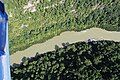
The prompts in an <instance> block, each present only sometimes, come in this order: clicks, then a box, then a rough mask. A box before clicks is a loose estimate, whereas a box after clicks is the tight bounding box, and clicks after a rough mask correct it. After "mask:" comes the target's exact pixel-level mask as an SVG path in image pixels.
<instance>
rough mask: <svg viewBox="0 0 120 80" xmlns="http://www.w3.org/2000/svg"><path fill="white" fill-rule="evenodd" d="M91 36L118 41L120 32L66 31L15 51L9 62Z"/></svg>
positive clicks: (18, 60)
mask: <svg viewBox="0 0 120 80" xmlns="http://www.w3.org/2000/svg"><path fill="white" fill-rule="evenodd" d="M91 38H92V39H94V40H113V41H120V32H115V31H106V30H103V29H100V28H91V29H87V30H84V31H80V32H75V31H66V32H63V33H61V34H60V35H59V36H55V37H53V38H52V39H49V40H47V41H46V42H44V43H38V44H35V45H32V46H31V47H29V48H27V49H25V50H23V51H17V52H16V53H14V54H12V55H11V56H10V62H11V64H13V63H20V62H21V59H22V58H23V57H24V56H25V57H34V56H35V54H36V52H39V54H43V53H45V52H48V51H53V50H54V48H55V45H58V46H60V47H62V45H61V44H62V43H66V42H69V43H70V44H71V43H75V42H79V41H87V40H88V39H91Z"/></svg>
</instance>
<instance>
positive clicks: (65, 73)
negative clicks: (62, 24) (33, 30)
mask: <svg viewBox="0 0 120 80" xmlns="http://www.w3.org/2000/svg"><path fill="white" fill-rule="evenodd" d="M55 49H56V50H55V51H51V52H47V53H45V54H41V55H40V54H38V53H37V54H36V56H35V57H31V58H25V57H24V58H23V59H22V61H23V62H22V63H21V64H14V65H12V66H11V76H12V80H17V79H19V80H120V42H114V41H92V42H77V43H74V44H68V43H67V44H64V45H63V48H59V47H58V46H55Z"/></svg>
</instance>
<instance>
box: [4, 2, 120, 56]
mask: <svg viewBox="0 0 120 80" xmlns="http://www.w3.org/2000/svg"><path fill="white" fill-rule="evenodd" d="M28 1H29V0H5V5H6V9H7V11H8V14H9V38H10V41H9V43H10V53H11V54H12V53H14V52H16V51H18V50H23V49H26V48H27V47H29V46H31V45H33V44H36V43H39V42H44V41H46V40H48V39H50V38H52V37H54V36H56V35H59V34H60V33H61V32H63V31H67V30H75V31H81V30H85V29H89V28H91V27H98V28H103V29H106V30H111V31H120V25H119V24H118V23H119V19H120V18H119V16H120V0H40V2H39V3H35V2H37V0H33V3H32V4H34V7H35V8H36V11H35V12H30V11H29V10H26V11H25V9H23V7H24V6H25V5H27V4H28Z"/></svg>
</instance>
